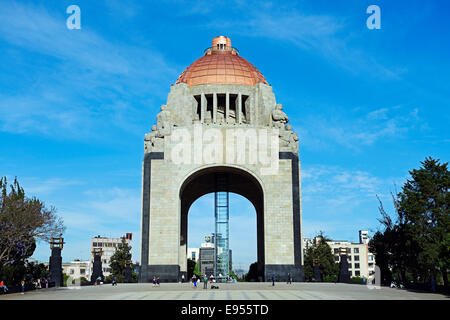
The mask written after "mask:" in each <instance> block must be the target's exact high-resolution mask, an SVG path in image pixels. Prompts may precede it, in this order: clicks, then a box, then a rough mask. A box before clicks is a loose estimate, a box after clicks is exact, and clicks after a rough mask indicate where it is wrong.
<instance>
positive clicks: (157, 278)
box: [156, 277, 160, 287]
mask: <svg viewBox="0 0 450 320" xmlns="http://www.w3.org/2000/svg"><path fill="white" fill-rule="evenodd" d="M156 286H158V287H159V286H160V281H159V277H156Z"/></svg>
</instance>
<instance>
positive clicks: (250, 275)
mask: <svg viewBox="0 0 450 320" xmlns="http://www.w3.org/2000/svg"><path fill="white" fill-rule="evenodd" d="M245 281H247V282H250V281H256V282H257V281H258V262H253V263H252V264H251V265H250V267H249V268H248V272H247V274H246V275H245Z"/></svg>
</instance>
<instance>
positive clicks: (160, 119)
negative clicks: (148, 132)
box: [156, 104, 173, 137]
mask: <svg viewBox="0 0 450 320" xmlns="http://www.w3.org/2000/svg"><path fill="white" fill-rule="evenodd" d="M172 126H173V121H172V115H171V114H170V111H169V110H167V105H165V104H163V105H161V112H160V113H158V115H157V116H156V130H157V131H158V134H159V135H161V137H164V136H167V135H170V133H171V132H172Z"/></svg>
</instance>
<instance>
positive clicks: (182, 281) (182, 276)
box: [181, 274, 184, 283]
mask: <svg viewBox="0 0 450 320" xmlns="http://www.w3.org/2000/svg"><path fill="white" fill-rule="evenodd" d="M181 283H184V274H182V275H181Z"/></svg>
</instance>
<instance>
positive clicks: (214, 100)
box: [212, 92, 217, 123]
mask: <svg viewBox="0 0 450 320" xmlns="http://www.w3.org/2000/svg"><path fill="white" fill-rule="evenodd" d="M212 122H213V123H216V122H217V93H216V92H214V93H213V118H212Z"/></svg>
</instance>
